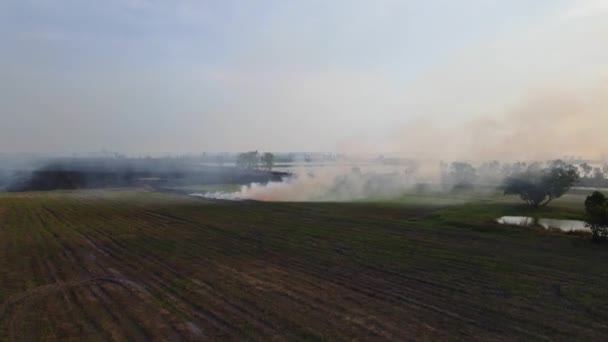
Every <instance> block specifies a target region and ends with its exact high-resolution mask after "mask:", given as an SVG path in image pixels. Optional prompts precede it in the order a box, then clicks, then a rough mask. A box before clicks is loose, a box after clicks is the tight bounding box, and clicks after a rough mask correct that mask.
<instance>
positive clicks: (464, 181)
mask: <svg viewBox="0 0 608 342" xmlns="http://www.w3.org/2000/svg"><path fill="white" fill-rule="evenodd" d="M449 179H450V181H451V183H452V184H454V187H455V188H456V187H457V188H467V187H471V186H473V183H474V182H475V180H476V179H477V170H475V168H474V167H473V165H471V164H469V163H465V162H453V163H452V164H450V173H449Z"/></svg>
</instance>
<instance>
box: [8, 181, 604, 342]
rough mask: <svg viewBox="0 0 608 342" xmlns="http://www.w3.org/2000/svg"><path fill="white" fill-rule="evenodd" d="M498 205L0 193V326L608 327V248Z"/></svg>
mask: <svg viewBox="0 0 608 342" xmlns="http://www.w3.org/2000/svg"><path fill="white" fill-rule="evenodd" d="M498 211H499V210H498V209H497V208H496V207H493V206H492V204H483V205H471V204H468V205H467V204H457V205H454V206H449V207H445V206H444V207H433V206H428V205H427V206H421V205H415V204H407V205H397V204H390V205H389V204H374V203H369V204H367V203H350V204H348V203H344V204H337V203H334V204H329V203H316V204H305V203H262V202H234V203H232V202H225V203H224V202H206V201H204V200H200V199H192V198H187V197H184V196H179V195H173V194H166V193H155V192H147V191H75V192H50V193H25V194H7V195H0V267H1V268H2V272H1V273H0V303H2V304H1V306H0V322H1V330H0V340H11V341H12V340H14V341H22V340H56V341H59V340H61V341H63V340H87V341H91V340H93V341H94V340H108V339H114V340H149V339H156V340H175V341H179V340H205V339H217V340H242V339H253V340H261V341H266V340H270V339H276V340H352V339H359V340H410V339H433V340H447V339H462V340H506V339H509V340H512V339H520V340H547V339H561V340H571V339H584V340H605V339H606V338H608V323H607V322H608V290H607V289H608V272H606V264H607V262H608V248H606V247H608V246H605V245H596V244H592V243H591V242H589V239H588V237H586V236H578V235H567V234H562V233H556V232H544V231H535V230H530V229H524V228H510V227H501V226H499V225H498V224H496V223H494V222H493V221H492V220H490V219H489V218H488V217H486V216H484V214H483V213H486V212H492V213H494V212H498ZM480 213H481V214H480ZM492 215H493V214H492ZM572 215H575V214H572Z"/></svg>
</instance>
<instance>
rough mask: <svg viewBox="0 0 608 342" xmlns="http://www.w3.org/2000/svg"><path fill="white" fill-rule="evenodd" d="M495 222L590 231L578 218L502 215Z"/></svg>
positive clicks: (562, 229)
mask: <svg viewBox="0 0 608 342" xmlns="http://www.w3.org/2000/svg"><path fill="white" fill-rule="evenodd" d="M496 222H498V223H500V224H504V225H511V226H521V227H532V226H535V225H538V226H541V227H543V228H545V229H559V230H561V231H564V232H573V231H586V232H588V231H590V229H589V228H587V227H586V226H585V221H579V220H556V219H550V218H541V219H538V220H536V219H535V218H534V217H529V216H503V217H500V218H498V219H497V220H496Z"/></svg>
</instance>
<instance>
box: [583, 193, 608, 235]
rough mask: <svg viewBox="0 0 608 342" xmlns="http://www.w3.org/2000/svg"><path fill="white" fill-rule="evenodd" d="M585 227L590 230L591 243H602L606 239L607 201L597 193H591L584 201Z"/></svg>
mask: <svg viewBox="0 0 608 342" xmlns="http://www.w3.org/2000/svg"><path fill="white" fill-rule="evenodd" d="M585 221H586V226H587V227H589V229H591V236H592V238H593V241H597V242H599V241H603V240H606V238H607V237H608V199H606V196H604V194H602V193H601V192H599V191H595V192H593V194H591V195H590V196H588V197H587V199H586V200H585Z"/></svg>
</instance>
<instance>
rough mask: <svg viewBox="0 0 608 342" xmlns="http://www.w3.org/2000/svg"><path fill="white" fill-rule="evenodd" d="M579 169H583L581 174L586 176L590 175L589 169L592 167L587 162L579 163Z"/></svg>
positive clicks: (591, 169)
mask: <svg viewBox="0 0 608 342" xmlns="http://www.w3.org/2000/svg"><path fill="white" fill-rule="evenodd" d="M580 168H581V170H582V171H583V176H584V177H588V176H590V175H591V171H593V167H592V166H591V165H589V164H587V163H582V164H581V165H580Z"/></svg>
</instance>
